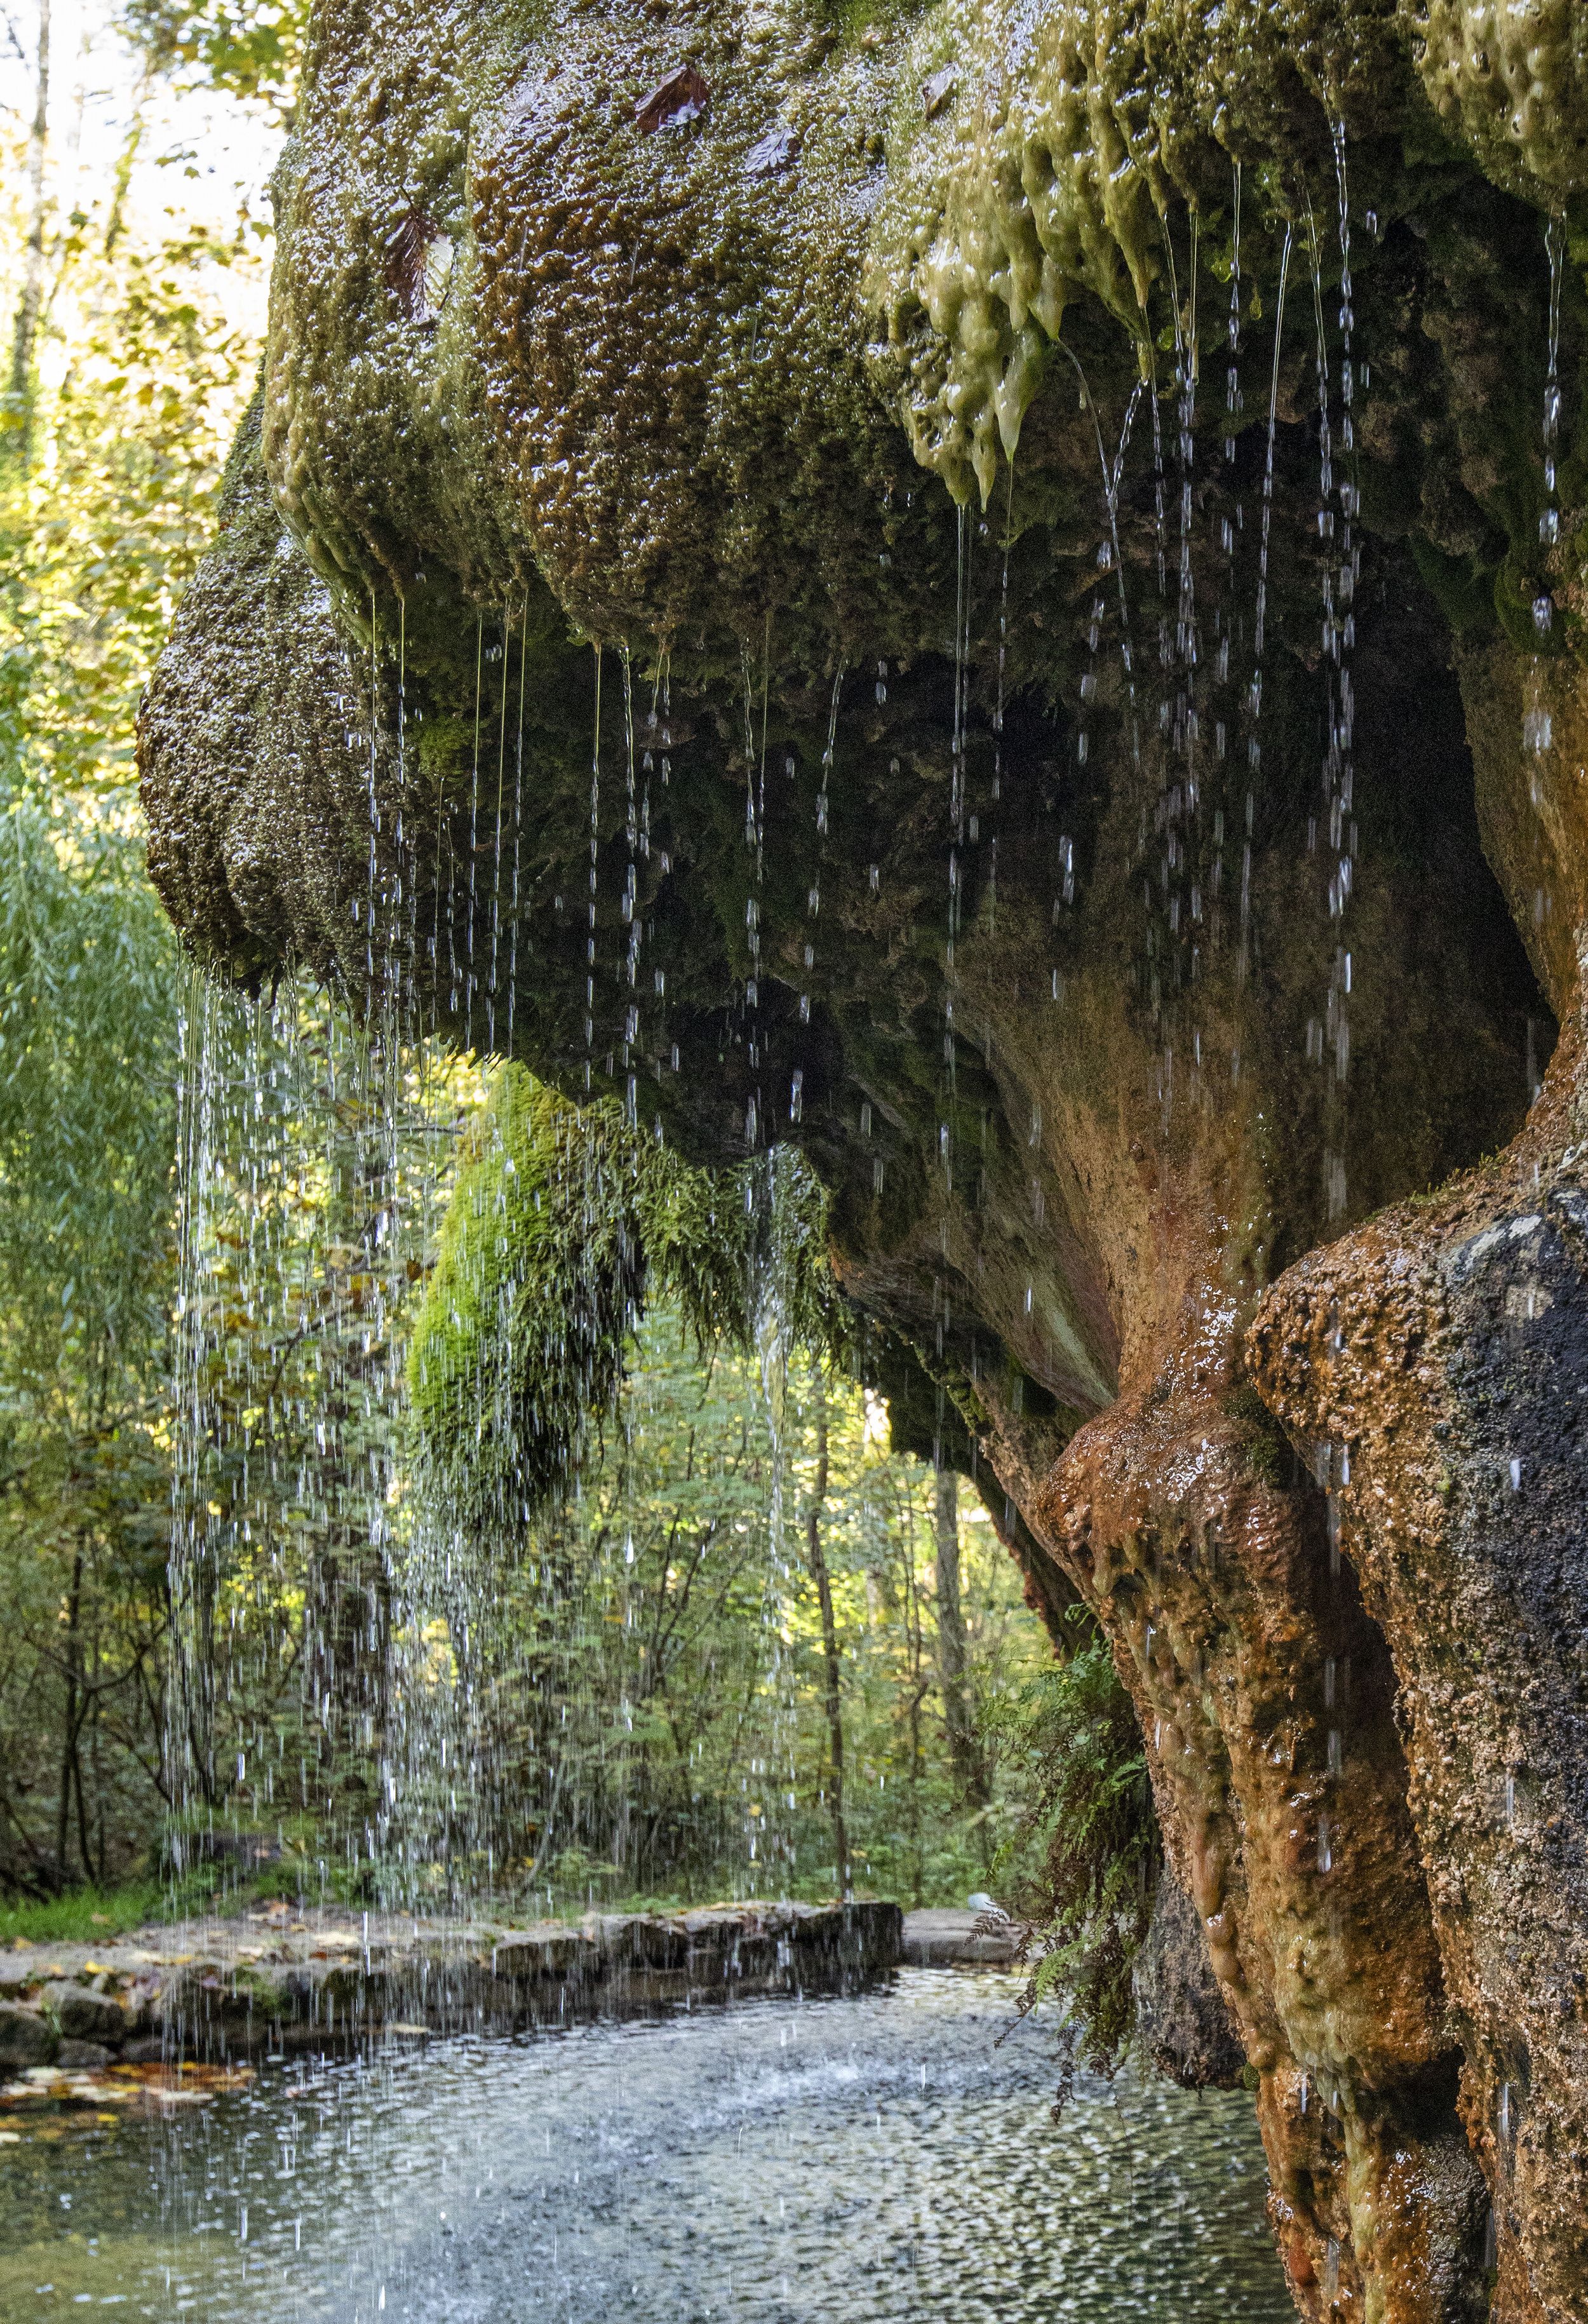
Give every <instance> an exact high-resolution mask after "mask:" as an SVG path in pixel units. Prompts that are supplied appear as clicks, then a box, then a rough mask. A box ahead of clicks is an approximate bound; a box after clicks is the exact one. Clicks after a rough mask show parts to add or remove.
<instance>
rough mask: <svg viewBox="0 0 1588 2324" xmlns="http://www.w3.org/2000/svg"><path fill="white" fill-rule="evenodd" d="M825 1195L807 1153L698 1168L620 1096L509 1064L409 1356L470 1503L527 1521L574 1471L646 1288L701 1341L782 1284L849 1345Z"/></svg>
mask: <svg viewBox="0 0 1588 2324" xmlns="http://www.w3.org/2000/svg"><path fill="white" fill-rule="evenodd" d="M757 1179H760V1180H761V1181H762V1182H763V1183H762V1184H760V1185H757ZM825 1207H826V1206H825V1198H824V1196H823V1195H822V1191H821V1188H820V1185H819V1184H818V1182H817V1180H816V1179H815V1177H814V1176H812V1173H811V1172H810V1171H809V1170H808V1169H806V1168H805V1167H804V1166H803V1164H801V1163H800V1162H799V1161H798V1160H797V1159H796V1158H795V1157H794V1156H792V1155H782V1156H777V1157H771V1158H769V1159H768V1160H766V1161H764V1162H762V1163H760V1164H745V1165H743V1166H742V1167H739V1169H736V1170H731V1171H724V1172H721V1173H716V1174H713V1173H711V1172H710V1171H705V1170H697V1169H692V1168H690V1167H689V1166H688V1165H687V1164H685V1163H683V1162H681V1161H680V1160H679V1159H678V1157H676V1156H675V1154H673V1153H672V1152H670V1151H669V1150H668V1148H665V1146H663V1145H662V1144H661V1143H660V1141H659V1140H658V1139H656V1138H654V1137H653V1136H651V1135H649V1134H648V1133H647V1132H646V1131H643V1130H639V1129H638V1128H637V1127H635V1126H634V1125H633V1124H632V1123H630V1122H629V1120H628V1118H627V1116H626V1115H625V1113H624V1111H623V1109H622V1108H621V1107H620V1105H618V1104H617V1103H615V1102H613V1101H611V1100H610V1099H603V1100H600V1101H597V1102H594V1103H592V1104H589V1105H585V1106H577V1105H574V1103H572V1102H570V1101H569V1100H568V1099H566V1098H564V1097H560V1096H558V1095H557V1094H556V1093H555V1091H553V1090H551V1089H548V1088H547V1087H546V1086H545V1084H541V1083H539V1082H537V1081H536V1080H535V1079H534V1078H533V1077H532V1076H531V1075H530V1074H528V1073H527V1072H526V1071H525V1070H524V1068H523V1067H522V1066H521V1065H504V1066H503V1067H501V1069H500V1071H499V1073H498V1074H497V1076H496V1081H495V1085H494V1088H493V1091H492V1094H491V1102H490V1104H489V1105H488V1107H487V1109H486V1111H485V1114H484V1118H483V1120H482V1123H481V1125H480V1127H479V1129H478V1130H477V1131H476V1132H475V1133H474V1136H473V1139H472V1140H471V1144H470V1148H469V1150H468V1152H467V1153H466V1154H465V1156H464V1159H463V1162H462V1164H461V1167H460V1168H459V1171H458V1176H457V1184H456V1188H455V1191H454V1195H453V1200H452V1203H451V1207H450V1208H449V1210H448V1213H447V1216H446V1219H445V1224H444V1226H443V1230H442V1236H441V1246H440V1251H439V1255H438V1258H437V1261H436V1268H435V1271H434V1273H433V1275H432V1277H431V1280H430V1284H429V1287H428V1290H427V1295H426V1298H425V1302H424V1305H423V1308H422V1309H421V1312H420V1314H419V1318H418V1325H417V1328H416V1330H415V1333H414V1338H413V1342H412V1346H411V1350H410V1352H409V1356H408V1385H409V1391H410V1396H411V1400H412V1408H413V1413H414V1417H415V1421H416V1424H417V1425H418V1433H419V1440H420V1444H421V1447H422V1450H423V1453H424V1456H425V1459H426V1462H427V1467H428V1470H429V1472H430V1474H431V1476H432V1478H433V1479H434V1480H436V1482H438V1483H439V1484H440V1485H441V1486H442V1487H443V1488H444V1489H445V1493H446V1495H447V1497H448V1499H449V1500H450V1501H451V1503H452V1505H453V1506H454V1508H460V1509H466V1510H468V1511H470V1512H472V1513H473V1514H474V1515H476V1516H477V1517H482V1518H486V1519H488V1520H492V1521H494V1522H495V1523H497V1524H499V1525H501V1526H506V1527H507V1528H508V1529H509V1530H510V1529H512V1528H514V1527H516V1526H517V1525H519V1523H521V1522H522V1521H523V1519H524V1518H525V1517H527V1516H528V1513H529V1512H530V1511H531V1510H532V1509H533V1508H536V1507H537V1506H538V1505H540V1504H542V1503H544V1502H546V1501H549V1500H555V1499H556V1498H557V1497H558V1496H559V1495H560V1494H561V1493H562V1492H564V1491H565V1489H566V1488H567V1486H568V1484H569V1482H570V1480H571V1478H572V1476H573V1474H574V1471H576V1469H577V1467H578V1463H579V1460H580V1457H581V1454H582V1452H583V1448H584V1446H585V1443H586V1442H587V1440H588V1437H589V1434H590V1431H591V1428H592V1425H593V1424H594V1423H595V1422H596V1421H597V1420H598V1418H599V1416H600V1415H601V1413H602V1412H603V1411H605V1410H606V1409H608V1408H609V1407H610V1405H611V1403H612V1400H613V1398H614V1396H615V1394H616V1391H617V1388H618V1385H619V1383H620V1379H621V1378H622V1374H623V1368H624V1362H625V1358H626V1353H627V1349H628V1344H629V1337H630V1334H631V1333H632V1330H633V1327H634V1324H635V1323H636V1321H637V1319H638V1311H639V1308H640V1306H641V1305H642V1303H643V1301H644V1300H645V1298H646V1297H647V1295H651V1296H654V1295H656V1294H657V1293H660V1292H663V1291H665V1292H666V1293H668V1294H670V1295H671V1296H673V1297H674V1298H675V1299H676V1300H677V1301H678V1303H679V1304H680V1305H681V1307H682V1309H683V1312H684V1317H685V1320H686V1322H687V1323H688V1324H689V1325H690V1327H691V1329H692V1330H693V1332H694V1333H695V1335H696V1337H697V1338H698V1339H699V1340H700V1341H701V1342H702V1344H706V1343H709V1342H712V1341H716V1340H720V1339H731V1340H733V1341H735V1342H738V1343H739V1344H740V1345H741V1346H748V1345H749V1344H750V1343H751V1342H753V1341H754V1340H755V1339H756V1338H757V1334H758V1333H761V1332H762V1331H763V1330H766V1329H767V1328H771V1322H772V1319H770V1318H769V1317H768V1316H767V1314H766V1312H765V1310H766V1305H767V1303H768V1302H775V1303H776V1306H777V1311H778V1312H777V1317H776V1323H777V1324H778V1326H780V1328H781V1330H782V1332H783V1333H785V1334H786V1335H787V1336H788V1338H789V1339H790V1340H791V1341H792V1340H803V1341H805V1342H814V1343H816V1344H822V1345H832V1344H834V1343H835V1342H837V1341H838V1340H839V1339H840V1337H841V1333H842V1317H841V1303H840V1299H839V1296H838V1294H837V1291H836V1289H835V1287H834V1286H833V1284H832V1281H831V1277H830V1275H829V1274H828V1271H827V1266H826V1233H825Z"/></svg>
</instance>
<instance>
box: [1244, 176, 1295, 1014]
mask: <svg viewBox="0 0 1588 2324" xmlns="http://www.w3.org/2000/svg"><path fill="white" fill-rule="evenodd" d="M1294 240H1295V230H1294V228H1293V226H1291V224H1290V220H1289V219H1287V220H1286V222H1285V237H1284V242H1283V244H1282V245H1281V247H1280V283H1279V292H1278V295H1277V297H1276V299H1275V301H1274V318H1273V364H1272V369H1271V373H1270V375H1269V386H1268V439H1267V444H1266V447H1265V448H1264V452H1263V459H1262V515H1261V519H1260V521H1259V526H1258V542H1257V606H1256V613H1255V618H1254V619H1253V625H1252V678H1251V683H1250V685H1249V687H1248V688H1247V694H1246V808H1245V825H1246V831H1245V838H1244V842H1243V844H1242V851H1241V956H1240V963H1239V973H1240V977H1241V981H1242V982H1244V981H1245V977H1246V974H1247V972H1248V968H1249V964H1250V961H1251V922H1252V835H1253V826H1254V824H1255V821H1256V811H1257V792H1258V788H1259V785H1260V783H1261V781H1262V660H1263V647H1264V643H1265V641H1266V636H1267V629H1268V559H1269V549H1270V546H1271V538H1272V530H1273V475H1274V450H1275V445H1276V442H1277V439H1278V435H1279V410H1280V356H1281V355H1282V352H1283V348H1284V338H1285V292H1286V290H1287V287H1288V285H1289V282H1290V251H1291V248H1292V245H1293V244H1294Z"/></svg>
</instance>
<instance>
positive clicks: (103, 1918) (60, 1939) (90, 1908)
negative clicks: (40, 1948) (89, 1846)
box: [0, 1880, 171, 1945]
mask: <svg viewBox="0 0 1588 2324" xmlns="http://www.w3.org/2000/svg"><path fill="white" fill-rule="evenodd" d="M170 1895H171V1892H170V1888H169V1887H168V1886H167V1885H166V1883H165V1882H164V1881H163V1880H133V1881H129V1882H128V1883H127V1884H126V1886H124V1887H120V1888H73V1889H69V1891H68V1892H67V1894H66V1895H64V1896H46V1897H44V1898H42V1899H41V1900H39V1901H37V1902H34V1901H32V1900H29V1901H26V1902H22V1903H17V1904H0V1945H14V1944H16V1943H18V1942H19V1941H20V1942H21V1943H23V1944H24V1945H91V1944H93V1943H94V1942H95V1941H96V1939H99V1940H104V1939H107V1938H110V1937H119V1936H124V1935H125V1934H126V1932H127V1931H128V1930H129V1929H141V1928H142V1927H143V1926H144V1925H145V1923H148V1922H150V1921H162V1920H164V1919H166V1918H167V1916H168V1914H169V1913H170Z"/></svg>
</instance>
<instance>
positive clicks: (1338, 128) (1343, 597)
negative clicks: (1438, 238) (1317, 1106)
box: [1318, 123, 1361, 1221]
mask: <svg viewBox="0 0 1588 2324" xmlns="http://www.w3.org/2000/svg"><path fill="white" fill-rule="evenodd" d="M1334 145H1335V178H1336V196H1337V205H1338V211H1337V216H1338V234H1339V245H1340V307H1339V326H1340V374H1339V396H1340V424H1339V453H1340V473H1339V475H1338V477H1337V478H1336V480H1335V496H1336V499H1337V501H1338V503H1339V508H1338V516H1337V521H1338V525H1339V539H1338V544H1337V545H1338V558H1337V561H1336V564H1335V566H1334V569H1333V572H1332V574H1331V571H1330V567H1329V563H1328V560H1327V558H1326V560H1325V568H1324V630H1323V647H1324V679H1325V687H1326V704H1327V713H1328V715H1327V732H1328V750H1327V754H1326V760H1325V765H1324V794H1325V804H1326V813H1327V818H1328V844H1329V848H1330V851H1331V853H1332V854H1333V857H1334V864H1333V869H1332V871H1331V872H1330V879H1329V912H1330V918H1331V920H1332V922H1333V924H1334V934H1335V944H1334V947H1333V959H1332V962H1331V964H1330V972H1329V991H1328V998H1327V1002H1326V1014H1325V1020H1324V1040H1325V1043H1326V1047H1327V1051H1328V1105H1327V1109H1326V1127H1325V1138H1324V1174H1325V1185H1324V1194H1325V1207H1326V1214H1327V1216H1328V1217H1329V1219H1330V1220H1331V1221H1336V1220H1338V1219H1341V1218H1343V1217H1344V1215H1345V1208H1346V1203H1347V1201H1348V1198H1349V1184H1348V1173H1347V1162H1346V1148H1347V1139H1348V1126H1347V1103H1346V1084H1347V1080H1348V1077H1349V1074H1350V1067H1351V983H1352V959H1351V947H1350V906H1351V899H1352V893H1353V885H1354V873H1355V862H1356V852H1357V849H1356V839H1357V833H1356V817H1355V783H1356V770H1355V756H1354V752H1355V724H1356V701H1355V693H1354V685H1353V676H1352V664H1353V658H1354V650H1355V644H1356V613H1355V605H1356V586H1357V581H1358V578H1359V576H1360V570H1361V549H1360V548H1359V546H1358V544H1357V540H1356V525H1355V520H1356V514H1357V461H1356V424H1355V417H1354V410H1353V405H1354V401H1355V393H1356V382H1355V375H1354V364H1353V343H1354V337H1353V335H1354V329H1355V321H1356V318H1355V314H1354V307H1353V290H1352V281H1351V198H1350V186H1349V180H1348V179H1347V175H1346V168H1345V126H1344V124H1341V123H1336V124H1335V130H1334ZM1318 354H1319V364H1320V368H1322V369H1323V371H1324V385H1323V400H1324V403H1325V407H1326V406H1327V401H1328V389H1327V369H1326V365H1327V346H1326V337H1323V338H1320V345H1319V351H1318ZM1324 442H1325V444H1326V445H1328V444H1329V442H1330V439H1329V438H1328V436H1327V435H1325V438H1324ZM1320 481H1321V482H1322V484H1323V485H1324V492H1323V493H1322V494H1320V509H1319V520H1318V521H1319V530H1320V532H1322V534H1323V535H1324V539H1325V541H1326V542H1327V537H1328V532H1329V531H1330V530H1332V529H1333V527H1334V525H1335V524H1336V512H1334V511H1332V510H1330V509H1328V507H1327V505H1326V488H1327V484H1328V481H1329V479H1328V477H1327V475H1326V474H1325V475H1323V477H1322V478H1321V480H1320ZM1331 584H1332V594H1331Z"/></svg>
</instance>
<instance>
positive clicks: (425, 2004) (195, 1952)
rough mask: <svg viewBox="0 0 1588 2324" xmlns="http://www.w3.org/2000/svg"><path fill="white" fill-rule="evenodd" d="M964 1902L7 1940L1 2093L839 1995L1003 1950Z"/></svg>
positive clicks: (280, 1916) (0, 1990)
mask: <svg viewBox="0 0 1588 2324" xmlns="http://www.w3.org/2000/svg"><path fill="white" fill-rule="evenodd" d="M1013 1951H1014V1937H1013V1936H1012V1935H1010V1936H1005V1935H1004V1934H1002V1933H1000V1934H999V1935H997V1936H989V1935H987V1934H984V1933H979V1932H978V1925H977V1921H976V1916H975V1914H971V1913H946V1912H922V1913H912V1914H904V1913H903V1912H902V1911H901V1910H900V1907H899V1906H898V1905H897V1904H888V1903H882V1902H875V1901H863V1902H858V1903H852V1904H848V1905H844V1904H720V1905H708V1906H702V1907H700V1908H697V1909H695V1910H693V1911H687V1912H677V1913H655V1914H653V1913H645V1914H588V1915H586V1917H585V1918H584V1919H583V1920H582V1921H579V1922H577V1923H566V1922H542V1923H534V1924H531V1925H529V1926H528V1927H523V1928H513V1927H509V1926H504V1925H503V1924H501V1923H496V1922H487V1921H484V1920H477V1921H469V1922H458V1921H452V1922H442V1921H425V1920H415V1919H414V1918H413V1917H412V1916H411V1915H406V1914H404V1915H399V1914H374V1913H372V1914H367V1915H366V1914H349V1913H346V1912H340V1913H338V1912H322V1911H308V1912H305V1913H298V1912H297V1911H295V1910H293V1909H291V1908H289V1907H287V1906H276V1907H272V1908H271V1910H270V1911H269V1912H266V1913H253V1914H246V1915H244V1916H241V1917H238V1918H235V1919H228V1920H211V1921H206V1922H203V1923H184V1924H180V1925H177V1926H172V1927H156V1928H146V1929H141V1930H139V1931H137V1932H134V1933H133V1934H132V1935H131V1936H127V1937H121V1938H117V1939H116V1940H115V1941H113V1942H108V1943H102V1944H99V1945H92V1946H91V1945H82V1944H70V1945H35V1946H31V1947H26V1948H20V1947H19V1948H14V1949H13V1950H11V1951H10V1952H8V1953H0V2076H3V2077H4V2078H5V2084H6V2085H7V2086H6V2087H3V2088H0V2098H9V2099H15V2098H21V2097H23V2096H24V2095H33V2094H35V2093H37V2094H40V2095H41V2094H42V2093H43V2090H44V2089H46V2088H47V2087H48V2086H49V2085H50V2084H53V2083H55V2082H57V2081H58V2080H59V2079H60V2077H62V2076H65V2075H72V2076H78V2075H91V2074H93V2073H94V2072H95V2071H96V2070H104V2069H106V2068H108V2067H112V2066H119V2065H139V2064H151V2063H153V2062H155V2061H158V2060H161V2059H166V2060H170V2058H172V2057H173V2056H176V2057H183V2058H188V2059H195V2060H201V2061H211V2062H221V2061H225V2060H227V2059H232V2058H248V2057H257V2056H259V2055H261V2054H266V2055H269V2054H271V2053H278V2052H279V2053H281V2054H285V2053H287V2052H296V2051H306V2050H322V2049H326V2048H333V2047H334V2048H347V2047H350V2046H353V2045H355V2044H356V2043H359V2042H361V2041H363V2040H366V2039H367V2038H369V2037H370V2036H371V2035H372V2034H375V2033H382V2032H384V2033H396V2034H409V2035H412V2036H414V2037H416V2038H417V2037H419V2036H422V2035H424V2034H427V2033H464V2032H519V2031H525V2030H528V2029H529V2028H530V2027H534V2026H541V2025H545V2026H555V2025H561V2024H576V2023H578V2022H580V2021H581V2020H586V2019H590V2018H594V2017H610V2016H614V2015H646V2014H648V2013H650V2012H653V2011H657V2010H662V2009H666V2008H675V2007H679V2006H685V2007H688V2006H695V2005H698V2004H704V2003H709V2002H716V2001H722V2000H728V1999H731V1998H735V1997H743V1996H749V1995H753V1994H762V1993H789V1992H808V1993H834V1992H842V1991H845V1990H847V1989H849V1988H851V1987H854V1986H856V1985H857V1984H860V1983H863V1982H865V1981H867V1979H869V1978H873V1977H876V1976H878V1975H880V1974H882V1973H884V1972H886V1970H888V1969H894V1968H895V1967H897V1966H898V1965H899V1963H900V1962H902V1961H912V1962H917V1963H937V1964H942V1963H948V1962H965V1963H974V1964H978V1965H981V1966H984V1967H996V1966H1000V1965H1004V1964H1006V1963H1007V1962H1008V1960H1010V1958H1011V1955H1012V1953H1013Z"/></svg>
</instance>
